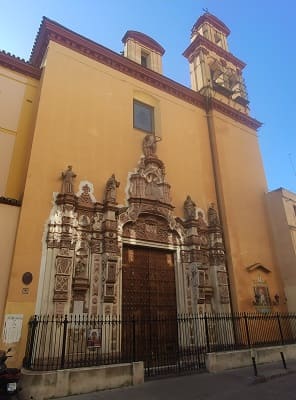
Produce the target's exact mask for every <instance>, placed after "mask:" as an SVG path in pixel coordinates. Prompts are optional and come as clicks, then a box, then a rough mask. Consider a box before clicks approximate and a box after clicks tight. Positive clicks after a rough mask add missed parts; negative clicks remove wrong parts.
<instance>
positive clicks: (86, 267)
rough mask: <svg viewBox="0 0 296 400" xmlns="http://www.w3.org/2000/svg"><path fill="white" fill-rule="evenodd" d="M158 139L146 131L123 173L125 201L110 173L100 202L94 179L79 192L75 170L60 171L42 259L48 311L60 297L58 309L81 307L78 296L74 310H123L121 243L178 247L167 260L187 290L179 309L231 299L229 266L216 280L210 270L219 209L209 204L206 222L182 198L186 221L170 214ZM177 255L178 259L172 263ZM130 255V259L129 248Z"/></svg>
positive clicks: (218, 252) (219, 265)
mask: <svg viewBox="0 0 296 400" xmlns="http://www.w3.org/2000/svg"><path fill="white" fill-rule="evenodd" d="M156 142H157V138H156V137H155V136H154V135H146V136H145V137H144V140H143V153H144V156H141V158H140V161H139V164H138V167H137V168H136V169H135V171H134V172H132V173H130V174H129V175H128V182H127V190H126V193H127V199H126V200H127V204H126V206H124V207H122V206H118V204H117V202H116V200H117V189H118V187H119V182H118V181H117V180H116V178H115V175H114V174H112V175H111V176H110V178H109V179H108V181H107V183H106V187H105V191H104V193H102V195H103V196H102V197H103V201H102V203H99V202H97V201H96V199H95V197H94V187H93V184H92V183H91V182H88V181H82V182H80V184H79V191H78V192H77V193H76V194H74V193H73V180H74V178H75V177H76V174H75V173H74V172H73V171H72V167H71V166H69V167H68V169H67V170H66V171H65V172H63V173H62V178H63V186H62V193H59V194H57V195H56V197H55V205H54V207H53V209H52V212H51V214H50V218H49V221H48V225H47V226H48V229H47V238H46V242H47V249H46V251H47V252H48V253H47V254H46V255H45V257H44V259H46V260H48V263H47V265H46V268H47V271H48V272H47V273H46V276H50V280H51V282H48V281H46V282H45V281H44V287H45V285H46V286H47V287H50V288H53V289H51V290H52V292H51V295H50V299H51V300H50V302H51V303H50V304H48V303H49V301H48V295H47V294H46V293H47V291H46V290H44V293H45V294H44V298H43V299H42V302H41V303H42V304H45V307H44V308H43V310H42V311H43V312H53V310H56V309H57V307H58V306H57V304H60V305H61V304H62V303H63V304H62V305H61V307H60V306H59V307H60V308H61V310H62V309H63V310H64V312H65V313H66V312H74V311H75V310H76V311H75V312H78V311H77V310H78V308H77V307H78V306H77V302H81V304H80V303H79V304H80V306H79V310H83V312H86V313H90V314H91V315H96V314H97V313H105V315H106V314H107V313H108V312H109V311H108V310H109V308H108V306H107V304H111V303H112V307H111V306H110V307H111V308H110V312H111V311H112V310H115V311H116V310H117V312H120V307H121V304H122V301H123V300H122V298H120V294H121V293H122V286H121V285H122V278H123V277H122V260H121V255H122V253H123V252H122V246H123V245H124V244H125V243H133V244H134V245H144V246H151V247H159V248H169V249H170V251H172V254H173V252H175V253H174V254H175V255H174V257H175V258H172V260H171V261H170V264H169V265H170V266H171V267H172V268H174V269H175V270H176V273H178V282H177V284H178V285H179V286H181V285H182V282H184V288H182V287H180V288H179V291H178V292H179V293H184V296H185V299H184V301H183V300H181V301H180V303H181V304H184V305H185V306H184V307H185V308H184V310H179V311H180V312H198V307H199V306H198V304H204V303H207V304H209V303H211V302H212V303H214V302H220V303H219V304H223V303H227V302H228V301H229V294H228V284H227V277H226V275H225V274H226V272H225V273H224V272H221V273H219V274H218V282H217V283H214V282H216V281H217V280H216V279H215V273H216V272H217V270H219V271H222V270H223V266H224V258H225V250H224V245H223V240H222V231H221V226H220V223H219V218H218V215H217V211H216V209H215V207H214V205H213V204H211V205H210V207H209V209H208V214H207V221H208V224H207V222H206V217H205V215H206V214H205V212H204V211H203V210H202V209H200V208H197V206H196V204H195V203H194V201H193V200H192V199H191V197H190V196H187V198H186V200H185V202H184V217H185V220H182V219H181V218H178V217H175V215H174V207H173V205H172V200H171V194H170V190H171V186H170V185H169V183H168V182H166V176H165V166H164V163H163V162H162V161H161V160H160V159H159V158H158V157H157V154H156ZM143 242H146V243H143ZM148 242H150V244H149V243H148ZM178 254H179V260H178V261H174V260H177V257H178V256H177V255H178ZM128 257H129V260H130V259H132V257H134V255H133V253H132V250H129V253H128ZM223 271H224V270H223ZM179 278H180V279H179ZM214 285H216V287H214ZM46 296H47V297H46ZM75 302H76V305H75V304H74V303H75ZM116 307H117V308H116ZM182 307H183V306H182ZM218 307H219V305H218ZM112 312H113V311H112Z"/></svg>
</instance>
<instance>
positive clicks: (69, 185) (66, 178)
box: [62, 165, 77, 193]
mask: <svg viewBox="0 0 296 400" xmlns="http://www.w3.org/2000/svg"><path fill="white" fill-rule="evenodd" d="M76 176H77V175H76V174H75V173H74V172H73V171H72V165H68V169H67V170H66V171H63V172H62V179H63V183H62V193H73V179H74V178H76Z"/></svg>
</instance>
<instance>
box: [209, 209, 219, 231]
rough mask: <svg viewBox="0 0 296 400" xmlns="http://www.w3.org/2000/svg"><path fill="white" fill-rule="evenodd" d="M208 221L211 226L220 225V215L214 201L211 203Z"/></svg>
mask: <svg viewBox="0 0 296 400" xmlns="http://www.w3.org/2000/svg"><path fill="white" fill-rule="evenodd" d="M208 222H209V225H210V226H214V225H220V222H219V217H218V214H217V211H216V209H215V204H214V203H211V204H210V207H209V209H208Z"/></svg>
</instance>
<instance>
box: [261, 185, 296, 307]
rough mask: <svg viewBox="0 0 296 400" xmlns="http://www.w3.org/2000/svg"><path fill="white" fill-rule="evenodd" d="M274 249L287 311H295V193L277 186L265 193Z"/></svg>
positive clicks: (283, 300)
mask: <svg viewBox="0 0 296 400" xmlns="http://www.w3.org/2000/svg"><path fill="white" fill-rule="evenodd" d="M267 204H268V211H269V218H270V223H271V227H272V234H273V239H274V249H275V253H276V256H277V262H278V265H279V268H280V272H281V276H282V279H283V283H284V290H285V298H283V299H281V298H279V301H282V302H287V307H288V311H290V312H293V313H294V312H296V194H295V193H293V192H290V191H289V190H286V189H283V188H279V189H277V190H273V191H271V192H269V193H267Z"/></svg>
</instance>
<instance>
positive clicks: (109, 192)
mask: <svg viewBox="0 0 296 400" xmlns="http://www.w3.org/2000/svg"><path fill="white" fill-rule="evenodd" d="M119 185H120V182H118V181H117V180H116V179H115V175H114V174H112V175H111V177H110V178H109V179H108V180H107V183H106V188H105V197H104V203H113V204H115V203H116V194H117V188H118V187H119Z"/></svg>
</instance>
